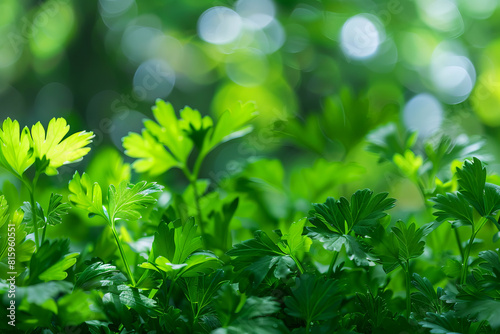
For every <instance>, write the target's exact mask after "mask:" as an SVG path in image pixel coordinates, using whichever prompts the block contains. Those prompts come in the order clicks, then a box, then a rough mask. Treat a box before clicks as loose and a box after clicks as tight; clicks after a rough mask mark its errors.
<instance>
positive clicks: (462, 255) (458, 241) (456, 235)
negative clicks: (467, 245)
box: [453, 228, 464, 261]
mask: <svg viewBox="0 0 500 334" xmlns="http://www.w3.org/2000/svg"><path fill="white" fill-rule="evenodd" d="M453 231H455V239H456V240H457V245H458V250H459V251H460V257H461V258H462V261H463V260H464V248H463V247H462V241H461V240H460V234H458V230H457V229H456V228H454V229H453Z"/></svg>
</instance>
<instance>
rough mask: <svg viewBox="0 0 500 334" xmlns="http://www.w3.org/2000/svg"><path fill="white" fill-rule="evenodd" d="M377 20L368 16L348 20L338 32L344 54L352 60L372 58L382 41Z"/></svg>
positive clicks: (362, 15) (361, 15) (358, 16)
mask: <svg viewBox="0 0 500 334" xmlns="http://www.w3.org/2000/svg"><path fill="white" fill-rule="evenodd" d="M381 30H382V27H381V25H380V24H379V22H378V20H377V18H376V17H375V16H373V15H369V14H358V15H355V16H353V17H351V18H349V19H348V20H347V21H346V22H345V23H344V25H343V26H342V30H341V32H340V45H341V48H342V51H343V52H344V54H345V55H346V56H347V57H349V58H352V59H366V58H370V57H372V56H374V55H375V54H376V52H377V50H378V47H379V45H380V43H381V42H382V41H383V39H384V35H383V31H381Z"/></svg>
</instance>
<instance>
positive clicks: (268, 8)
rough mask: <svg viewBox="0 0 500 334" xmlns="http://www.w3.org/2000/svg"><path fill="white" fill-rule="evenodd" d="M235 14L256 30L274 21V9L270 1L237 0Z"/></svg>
mask: <svg viewBox="0 0 500 334" xmlns="http://www.w3.org/2000/svg"><path fill="white" fill-rule="evenodd" d="M235 9H236V12H237V13H238V14H239V15H240V16H241V17H242V18H243V19H245V20H248V21H250V22H251V23H252V25H253V26H254V27H255V28H257V29H262V28H264V27H266V26H267V25H268V24H269V23H271V21H272V20H273V19H274V15H275V14H276V9H275V7H274V3H273V2H272V1H271V0H239V1H238V2H236V5H235Z"/></svg>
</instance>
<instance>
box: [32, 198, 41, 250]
mask: <svg viewBox="0 0 500 334" xmlns="http://www.w3.org/2000/svg"><path fill="white" fill-rule="evenodd" d="M33 193H34V192H33V191H30V203H31V217H32V221H33V228H34V229H35V252H36V251H37V250H38V245H39V244H40V242H39V238H38V222H37V219H36V202H35V195H34V194H33Z"/></svg>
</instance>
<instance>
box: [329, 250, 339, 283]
mask: <svg viewBox="0 0 500 334" xmlns="http://www.w3.org/2000/svg"><path fill="white" fill-rule="evenodd" d="M338 257H339V252H335V254H333V258H332V261H331V262H330V266H329V267H328V277H331V276H332V275H333V268H335V262H337V258H338Z"/></svg>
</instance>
